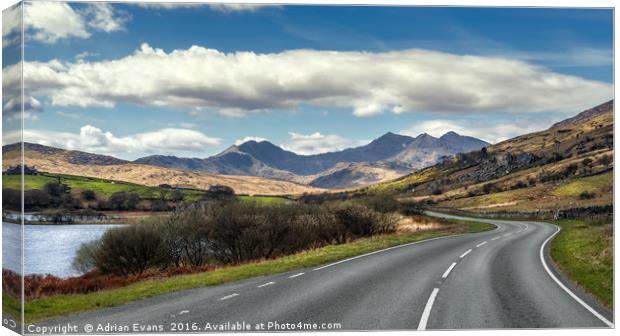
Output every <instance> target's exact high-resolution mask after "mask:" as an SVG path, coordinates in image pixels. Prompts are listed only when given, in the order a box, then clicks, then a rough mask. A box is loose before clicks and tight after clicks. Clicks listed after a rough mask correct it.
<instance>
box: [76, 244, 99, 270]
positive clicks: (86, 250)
mask: <svg viewBox="0 0 620 336" xmlns="http://www.w3.org/2000/svg"><path fill="white" fill-rule="evenodd" d="M100 244H101V242H100V241H99V240H93V241H91V242H88V243H83V244H82V245H80V248H79V249H78V251H77V255H76V256H75V258H74V259H73V262H72V263H71V267H72V268H73V269H74V270H76V271H78V272H80V273H88V272H90V271H93V270H95V269H96V267H97V251H98V250H99V246H100Z"/></svg>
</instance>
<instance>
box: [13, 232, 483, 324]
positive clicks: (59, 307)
mask: <svg viewBox="0 0 620 336" xmlns="http://www.w3.org/2000/svg"><path fill="white" fill-rule="evenodd" d="M453 224H457V225H449V226H448V227H447V228H446V229H441V230H437V231H427V232H416V233H407V234H394V235H384V236H376V237H372V238H365V239H360V240H357V241H354V242H351V243H347V244H341V245H329V246H326V247H322V248H318V249H314V250H310V251H305V252H301V253H297V254H294V255H290V256H285V257H281V258H278V259H273V260H267V261H262V262H256V263H249V264H244V265H240V266H230V267H223V268H220V269H217V270H215V271H212V272H205V273H197V274H189V275H181V276H176V277H171V278H164V279H156V280H147V281H142V282H138V283H135V284H132V285H129V286H127V287H122V288H116V289H109V290H103V291H99V292H95V293H90V294H77V295H56V296H52V297H48V298H42V299H35V300H32V301H29V302H26V305H25V308H24V309H25V319H26V322H27V323H31V322H36V321H41V320H45V319H51V318H55V317H60V316H64V315H68V314H73V313H79V312H84V311H92V310H96V309H101V308H106V307H113V306H118V305H121V304H124V303H127V302H130V301H135V300H139V299H145V298H148V297H153V296H156V295H161V294H164V293H170V292H174V291H179V290H183V289H189V288H197V287H206V286H214V285H219V284H223V283H226V282H232V281H237V280H242V279H247V278H251V277H256V276H261V275H269V274H275V273H281V272H287V271H292V270H295V269H299V268H304V267H312V266H317V265H321V264H326V263H330V262H334V261H338V260H343V259H346V258H350V257H353V256H357V255H361V254H365V253H368V252H372V251H377V250H381V249H385V248H388V247H391V246H396V245H402V244H406V243H411V242H415V241H421V240H425V239H430V238H435V237H440V236H448V235H452V234H454V233H461V232H479V231H482V230H489V229H492V228H494V227H495V226H493V225H489V224H484V223H476V222H461V221H459V222H453ZM5 297H6V294H5ZM13 301H14V300H11V299H7V300H5V301H4V303H5V306H4V308H5V309H6V310H7V311H8V312H10V313H13V314H15V313H17V311H15V309H13V308H14V307H15V306H16V305H15V304H12V303H14V302H13Z"/></svg>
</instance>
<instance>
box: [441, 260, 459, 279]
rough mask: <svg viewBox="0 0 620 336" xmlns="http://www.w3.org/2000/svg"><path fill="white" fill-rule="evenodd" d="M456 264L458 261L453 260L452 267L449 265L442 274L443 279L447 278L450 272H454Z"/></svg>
mask: <svg viewBox="0 0 620 336" xmlns="http://www.w3.org/2000/svg"><path fill="white" fill-rule="evenodd" d="M454 266H456V263H455V262H453V263H452V265H450V267H448V269H447V270H446V272H445V273H444V274H443V275H442V276H441V278H442V279H445V278H447V277H448V275H449V274H450V272H452V269H453V268H454Z"/></svg>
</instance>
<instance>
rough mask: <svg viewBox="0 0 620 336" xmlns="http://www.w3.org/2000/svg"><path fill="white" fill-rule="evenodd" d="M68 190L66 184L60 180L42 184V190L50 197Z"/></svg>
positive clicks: (60, 194)
mask: <svg viewBox="0 0 620 336" xmlns="http://www.w3.org/2000/svg"><path fill="white" fill-rule="evenodd" d="M70 190H71V188H69V186H68V185H66V184H64V183H60V182H48V183H46V184H45V185H44V186H43V191H44V192H46V193H47V194H48V195H50V196H52V197H60V196H62V195H64V194H66V193H68V192H69V191H70Z"/></svg>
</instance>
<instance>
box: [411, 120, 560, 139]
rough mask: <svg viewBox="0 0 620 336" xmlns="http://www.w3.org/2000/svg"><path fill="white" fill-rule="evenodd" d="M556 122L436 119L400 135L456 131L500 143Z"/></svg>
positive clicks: (434, 134) (413, 126) (437, 134)
mask: <svg viewBox="0 0 620 336" xmlns="http://www.w3.org/2000/svg"><path fill="white" fill-rule="evenodd" d="M555 121H558V120H553V119H552V118H549V117H548V116H542V117H535V116H531V117H516V118H515V119H513V120H481V119H451V120H447V119H434V120H425V121H423V122H420V123H416V124H415V125H412V126H411V127H409V128H407V129H405V130H402V131H401V132H400V133H401V134H404V135H409V136H413V137H415V136H418V135H420V134H422V133H428V134H430V135H432V136H434V137H439V136H442V135H444V134H446V133H447V132H450V131H454V132H456V133H458V134H460V135H468V136H472V137H475V138H478V139H481V140H484V141H487V142H489V143H498V142H501V141H504V140H507V139H510V138H514V137H516V136H519V135H523V134H527V133H531V132H537V131H541V130H543V129H546V128H548V127H550V126H551V125H552V124H553V122H555Z"/></svg>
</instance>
